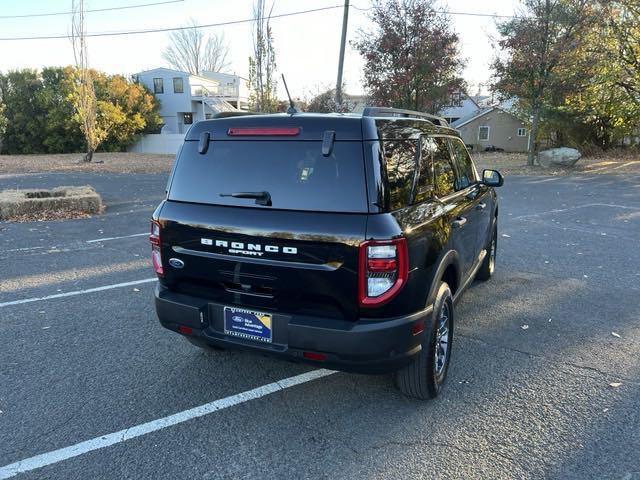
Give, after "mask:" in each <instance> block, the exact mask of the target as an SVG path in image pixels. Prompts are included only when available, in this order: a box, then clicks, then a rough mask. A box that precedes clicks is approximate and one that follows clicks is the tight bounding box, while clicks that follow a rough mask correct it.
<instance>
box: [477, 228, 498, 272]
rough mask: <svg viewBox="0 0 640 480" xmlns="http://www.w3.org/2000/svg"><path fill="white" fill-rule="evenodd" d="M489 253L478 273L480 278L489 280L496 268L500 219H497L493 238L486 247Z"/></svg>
mask: <svg viewBox="0 0 640 480" xmlns="http://www.w3.org/2000/svg"><path fill="white" fill-rule="evenodd" d="M486 249H487V254H486V255H485V257H484V260H483V261H482V265H480V269H479V270H478V273H477V274H476V278H477V279H478V280H483V281H484V280H489V279H490V278H491V277H492V276H493V271H494V270H495V269H496V252H497V250H498V220H497V219H496V221H495V226H494V227H493V233H492V234H491V240H489V244H488V245H487V247H486Z"/></svg>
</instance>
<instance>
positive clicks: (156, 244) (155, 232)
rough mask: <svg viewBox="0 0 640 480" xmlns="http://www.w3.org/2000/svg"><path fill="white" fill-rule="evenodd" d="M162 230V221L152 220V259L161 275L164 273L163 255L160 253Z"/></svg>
mask: <svg viewBox="0 0 640 480" xmlns="http://www.w3.org/2000/svg"><path fill="white" fill-rule="evenodd" d="M161 231H162V229H161V227H160V223H158V222H156V221H155V220H152V221H151V235H149V241H150V242H151V260H152V261H153V269H154V270H155V271H156V273H157V274H158V275H159V276H163V275H164V269H163V268H162V255H161V254H160V233H161Z"/></svg>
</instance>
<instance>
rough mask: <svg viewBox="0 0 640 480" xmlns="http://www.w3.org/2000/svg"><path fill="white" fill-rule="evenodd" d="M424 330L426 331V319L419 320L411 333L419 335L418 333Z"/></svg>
mask: <svg viewBox="0 0 640 480" xmlns="http://www.w3.org/2000/svg"><path fill="white" fill-rule="evenodd" d="M422 332H424V320H418V321H417V322H416V323H414V324H413V326H412V327H411V333H412V334H413V335H418V334H420V333H422Z"/></svg>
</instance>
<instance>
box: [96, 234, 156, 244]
mask: <svg viewBox="0 0 640 480" xmlns="http://www.w3.org/2000/svg"><path fill="white" fill-rule="evenodd" d="M143 235H149V232H145V233H134V234H133V235H123V236H122V237H105V238H96V239H94V240H87V243H96V242H107V241H109V240H120V239H121V238H131V237H142V236H143Z"/></svg>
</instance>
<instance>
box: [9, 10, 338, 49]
mask: <svg viewBox="0 0 640 480" xmlns="http://www.w3.org/2000/svg"><path fill="white" fill-rule="evenodd" d="M342 7H343V6H342V5H332V6H330V7H321V8H313V9H310V10H300V11H297V12H289V13H280V14H278V15H271V18H282V17H291V16H293V15H303V14H305V13H313V12H321V11H323V10H333V9H336V8H342ZM254 21H255V19H254V18H246V19H243V20H230V21H228V22H219V23H208V24H203V25H189V26H183V27H168V28H149V29H144V30H128V31H120V32H96V33H87V34H86V36H87V37H117V36H122V35H141V34H147V33H160V32H176V31H179V30H190V29H192V28H211V27H223V26H227V25H237V24H240V23H249V22H254ZM63 38H65V39H66V38H69V35H66V34H65V35H44V36H33V37H0V42H10V41H17V40H58V39H63Z"/></svg>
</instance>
